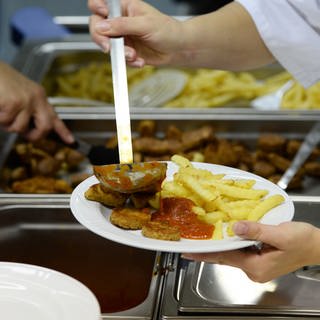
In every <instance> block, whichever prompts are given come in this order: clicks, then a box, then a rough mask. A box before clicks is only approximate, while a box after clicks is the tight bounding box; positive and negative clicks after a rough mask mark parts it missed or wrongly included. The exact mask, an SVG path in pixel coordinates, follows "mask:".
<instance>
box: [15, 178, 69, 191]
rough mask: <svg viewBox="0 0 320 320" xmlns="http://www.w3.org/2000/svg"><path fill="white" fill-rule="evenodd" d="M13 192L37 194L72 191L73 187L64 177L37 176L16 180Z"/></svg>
mask: <svg viewBox="0 0 320 320" xmlns="http://www.w3.org/2000/svg"><path fill="white" fill-rule="evenodd" d="M12 192H16V193H37V194H42V193H43V194H50V193H71V192H72V188H71V187H70V185H69V184H68V183H67V182H66V181H64V180H62V179H55V178H50V177H42V176H36V177H32V178H29V179H25V180H20V181H15V182H14V183H13V184H12Z"/></svg>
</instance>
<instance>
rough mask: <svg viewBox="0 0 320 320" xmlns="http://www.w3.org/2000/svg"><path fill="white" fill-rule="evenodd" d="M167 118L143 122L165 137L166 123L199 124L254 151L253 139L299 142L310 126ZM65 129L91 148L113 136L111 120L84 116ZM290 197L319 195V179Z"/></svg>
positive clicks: (187, 127)
mask: <svg viewBox="0 0 320 320" xmlns="http://www.w3.org/2000/svg"><path fill="white" fill-rule="evenodd" d="M167 117H168V115H166V117H165V118H162V117H160V118H159V117H154V114H150V115H147V114H145V119H150V118H151V119H158V120H156V127H157V132H158V136H159V137H162V136H164V135H165V132H166V129H167V128H168V126H169V124H170V125H174V126H176V127H177V128H179V129H180V130H182V131H185V130H192V129H195V128H199V127H201V126H203V125H210V126H212V127H213V128H214V131H215V133H216V135H217V137H218V138H224V139H230V140H237V141H240V142H243V143H244V144H245V145H247V146H248V147H249V148H255V146H256V143H257V140H258V138H259V136H260V135H261V134H262V133H266V132H269V133H276V134H280V135H281V136H283V137H285V138H287V139H297V140H303V139H304V137H305V136H306V134H307V133H308V132H309V131H310V128H312V126H313V125H314V123H315V122H314V120H311V121H300V120H299V119H298V120H295V121H294V120H282V121H280V120H279V121H277V122H275V121H267V120H264V119H263V118H261V117H260V118H258V119H257V120H256V121H251V120H239V119H233V120H230V119H229V118H230V117H229V118H228V117H227V119H219V118H218V119H212V118H209V119H205V120H204V119H203V118H201V119H198V120H197V119H193V118H191V119H188V118H183V117H180V118H179V117H177V118H178V119H177V118H173V119H171V120H170V123H169V122H168V118H167ZM141 118H142V119H144V117H140V116H137V117H135V118H134V119H132V121H131V126H132V132H133V137H135V136H137V134H138V130H139V129H138V128H139V124H140V119H141ZM67 124H68V126H69V127H70V129H71V130H72V131H73V132H74V134H75V135H76V136H77V137H78V138H79V139H81V140H84V141H86V142H88V143H89V144H91V145H102V144H104V143H105V142H106V140H107V139H109V138H111V137H113V136H114V135H115V132H116V126H115V121H114V120H113V119H104V118H102V117H100V118H99V119H96V118H92V119H90V118H89V117H87V119H86V121H83V119H74V118H73V119H71V120H69V121H68V123H67ZM288 192H289V194H291V195H310V196H316V195H319V194H320V183H319V179H316V178H309V177H308V178H306V179H305V181H304V185H303V189H301V190H300V189H297V190H292V191H291V190H289V191H288Z"/></svg>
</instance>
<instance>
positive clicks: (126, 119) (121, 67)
mask: <svg viewBox="0 0 320 320" xmlns="http://www.w3.org/2000/svg"><path fill="white" fill-rule="evenodd" d="M106 2H107V5H108V9H109V18H115V17H120V16H121V1H120V0H106ZM110 55H111V68H112V82H113V94H114V106H115V115H116V124H117V137H118V148H119V159H120V163H132V162H133V152H132V139H131V124H130V109H129V94H128V82H127V69H126V60H125V52H124V39H123V37H119V38H112V39H110Z"/></svg>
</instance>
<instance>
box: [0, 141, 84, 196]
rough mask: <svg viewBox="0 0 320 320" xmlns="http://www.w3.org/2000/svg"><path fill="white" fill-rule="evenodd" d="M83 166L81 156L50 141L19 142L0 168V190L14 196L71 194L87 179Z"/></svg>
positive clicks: (82, 157)
mask: <svg viewBox="0 0 320 320" xmlns="http://www.w3.org/2000/svg"><path fill="white" fill-rule="evenodd" d="M86 163H87V162H86V159H85V157H84V156H83V155H82V154H81V153H79V152H78V151H76V150H73V149H71V148H69V147H66V146H64V145H61V144H59V143H58V142H56V141H54V140H53V139H43V140H40V141H38V142H34V143H31V142H26V141H19V142H17V143H16V144H15V145H14V147H13V150H12V151H11V153H10V155H9V157H8V159H7V162H6V164H5V166H4V168H2V171H1V188H2V189H3V191H4V192H13V193H35V194H50V193H53V194H55V193H71V192H72V190H73V188H74V187H75V186H76V185H77V184H78V183H79V182H81V181H82V180H84V179H85V178H87V177H88V176H89V175H90V174H89V172H90V171H89V170H87V169H88V168H89V166H87V165H85V164H86ZM83 165H85V166H83Z"/></svg>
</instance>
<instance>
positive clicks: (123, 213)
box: [110, 208, 151, 230]
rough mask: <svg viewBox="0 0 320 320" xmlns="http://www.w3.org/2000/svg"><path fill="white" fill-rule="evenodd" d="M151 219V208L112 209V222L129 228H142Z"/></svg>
mask: <svg viewBox="0 0 320 320" xmlns="http://www.w3.org/2000/svg"><path fill="white" fill-rule="evenodd" d="M150 219H151V212H150V210H149V209H146V208H144V209H135V208H116V209H114V210H112V213H111V215H110V222H111V223H112V224H114V225H116V226H118V227H121V228H123V229H129V230H140V229H142V227H143V225H145V224H146V223H147V222H148V221H150Z"/></svg>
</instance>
